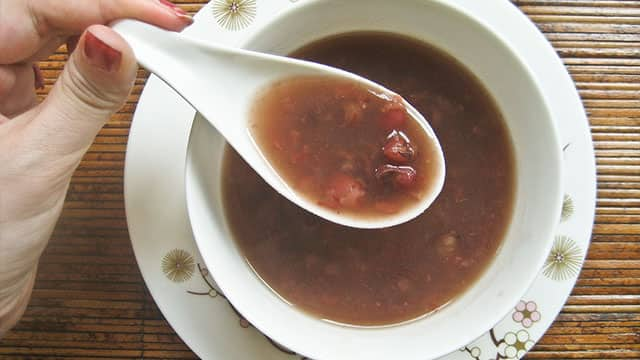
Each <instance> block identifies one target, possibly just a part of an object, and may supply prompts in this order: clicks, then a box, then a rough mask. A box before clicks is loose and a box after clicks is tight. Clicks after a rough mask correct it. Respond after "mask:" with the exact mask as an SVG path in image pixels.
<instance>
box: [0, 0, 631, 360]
mask: <svg viewBox="0 0 640 360" xmlns="http://www.w3.org/2000/svg"><path fill="white" fill-rule="evenodd" d="M263 1H275V0H263ZM478 1H481V0H478ZM482 1H487V0H482ZM203 2H204V1H202V2H199V1H198V0H193V1H190V2H185V1H182V3H180V1H178V3H180V5H181V6H182V7H183V8H184V9H186V10H188V11H190V12H196V11H197V10H198V9H199V8H200V7H201V6H202V3H203ZM489 3H490V1H488V4H487V6H490V5H489ZM515 3H516V5H517V6H519V7H520V9H522V11H524V12H525V13H526V14H527V15H528V16H529V17H530V18H531V19H532V20H533V21H534V22H535V23H536V24H537V25H538V27H539V28H540V30H542V31H543V32H544V33H545V35H546V36H547V38H548V39H549V40H550V41H551V43H552V44H553V46H554V47H555V48H556V50H557V52H558V54H560V56H561V57H562V58H563V60H564V63H565V64H566V66H567V68H568V70H569V72H570V73H571V75H572V76H573V79H574V80H575V82H576V83H577V87H578V89H579V90H580V95H581V96H582V99H583V102H584V105H585V107H586V108H587V112H588V114H589V120H590V123H591V131H592V134H593V139H594V142H595V149H596V155H597V169H598V201H597V212H596V223H595V226H594V229H593V237H592V243H591V247H590V248H589V252H588V258H587V261H586V262H585V264H584V268H583V270H582V273H581V274H580V278H579V280H578V282H577V284H576V287H575V289H574V290H573V292H572V294H571V297H570V298H569V301H568V302H567V304H566V305H565V307H564V309H563V311H562V313H561V314H560V316H559V317H558V318H557V319H556V321H555V322H554V324H553V326H552V327H551V328H550V329H549V331H548V332H547V333H546V335H545V336H544V337H543V338H542V339H541V340H540V341H539V343H538V344H537V345H536V346H535V348H534V349H533V351H531V352H530V353H529V354H528V355H527V358H530V359H539V358H547V359H566V358H580V359H609V358H611V359H613V358H615V359H640V1H635V0H618V1H615V0H523V1H515ZM66 58H67V55H66V52H65V51H64V50H61V51H60V52H58V53H57V54H55V55H54V56H52V57H51V58H50V59H49V60H48V61H46V62H43V63H42V69H43V72H44V75H45V77H46V89H45V90H44V91H42V93H41V95H43V96H44V95H46V91H47V90H48V89H50V88H51V86H52V84H53V83H54V81H55V78H56V77H57V76H58V74H59V73H60V70H61V69H62V67H63V66H64V61H65V59H66ZM147 76H148V73H146V72H145V71H142V70H141V71H139V73H138V79H137V81H136V84H135V88H134V90H133V93H132V95H131V96H130V97H129V100H128V102H127V104H126V105H125V106H124V108H123V109H122V110H121V112H120V113H118V114H116V115H115V116H114V117H113V118H112V119H111V121H110V122H109V123H108V124H107V126H105V128H104V129H103V130H102V131H101V133H100V135H99V136H98V138H97V139H96V141H95V143H94V145H93V146H92V147H91V149H90V150H89V153H88V154H87V155H86V157H85V159H84V161H83V162H82V164H81V165H80V167H79V168H78V170H77V171H76V174H75V176H74V178H73V181H72V183H71V188H70V190H69V194H68V197H67V202H66V205H65V209H64V211H63V214H62V217H61V219H60V222H59V224H58V226H57V228H56V230H55V232H54V234H53V237H52V239H51V242H50V244H49V247H48V248H47V250H46V251H45V253H44V255H43V257H42V261H41V265H40V269H39V275H38V279H37V282H36V285H35V290H34V292H33V297H32V299H31V302H30V304H29V307H28V309H27V311H26V314H25V316H24V318H23V319H22V321H21V322H20V323H19V325H18V326H17V327H16V328H15V329H14V330H13V331H12V332H10V333H9V334H8V335H7V336H6V337H5V338H4V339H3V340H0V358H1V359H26V358H50V357H54V358H63V357H67V358H74V359H78V358H87V359H88V358H107V357H108V358H118V359H125V358H126V359H129V358H136V359H139V358H145V359H151V358H172V359H173V358H187V359H190V358H197V357H196V355H195V354H193V353H192V352H191V351H190V350H189V348H188V347H187V346H185V345H184V344H183V342H182V341H181V340H180V338H179V337H178V336H177V335H176V334H175V332H174V331H173V330H172V329H171V327H170V326H169V324H168V323H167V321H165V320H164V318H163V317H162V314H161V313H160V311H159V310H158V308H157V307H156V305H155V303H154V301H153V298H152V297H151V296H150V295H149V292H148V291H147V289H146V287H145V284H144V281H143V280H142V277H141V275H140V272H139V270H138V266H137V265H136V261H135V258H134V256H133V251H132V249H131V243H130V240H129V235H128V233H127V222H126V218H125V212H124V197H123V167H124V157H125V150H126V143H127V135H128V132H129V126H130V124H131V117H132V112H133V111H134V109H135V106H136V102H137V100H138V97H139V94H140V92H141V91H142V88H143V86H144V83H145V80H146V78H147Z"/></svg>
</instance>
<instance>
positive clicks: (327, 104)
mask: <svg viewBox="0 0 640 360" xmlns="http://www.w3.org/2000/svg"><path fill="white" fill-rule="evenodd" d="M250 130H251V134H252V136H253V138H254V140H255V141H256V144H258V147H259V148H260V149H261V151H262V153H263V154H264V156H265V158H266V159H267V160H268V161H269V162H270V164H271V166H273V167H274V169H275V170H276V171H277V172H278V174H279V175H280V176H282V178H283V179H284V181H285V182H286V183H287V185H289V187H291V189H293V190H294V191H296V192H297V193H298V194H300V195H302V196H305V197H307V198H309V200H311V201H314V202H316V203H317V204H318V205H320V206H323V207H325V208H327V209H329V210H332V211H335V212H336V213H347V214H349V215H352V216H358V217H367V218H374V217H384V216H388V215H389V214H394V213H397V212H400V211H403V210H405V209H407V208H410V207H412V206H416V205H418V204H419V203H420V202H421V201H423V198H424V196H425V195H427V194H429V193H431V189H432V188H433V186H434V183H435V180H436V179H437V177H438V175H440V173H439V160H438V158H437V157H436V156H437V151H438V150H437V145H436V144H435V143H434V141H433V139H432V138H431V137H429V136H428V135H427V134H426V133H425V131H424V130H423V129H422V127H421V125H420V124H418V123H417V121H416V120H414V119H413V118H411V117H410V116H409V115H408V113H407V111H406V109H405V107H404V104H403V102H402V98H400V97H398V96H395V97H392V96H389V95H384V94H378V93H376V92H375V91H373V90H370V89H368V88H366V87H364V86H362V85H360V84H357V83H355V82H353V81H350V80H342V79H337V78H332V77H320V76H316V77H309V76H303V77H293V78H289V79H285V80H282V81H280V82H278V83H276V84H274V85H272V86H269V87H268V88H267V89H265V90H264V91H263V92H262V93H261V94H260V95H259V96H258V97H257V100H256V102H255V105H254V107H253V111H252V119H251V123H250Z"/></svg>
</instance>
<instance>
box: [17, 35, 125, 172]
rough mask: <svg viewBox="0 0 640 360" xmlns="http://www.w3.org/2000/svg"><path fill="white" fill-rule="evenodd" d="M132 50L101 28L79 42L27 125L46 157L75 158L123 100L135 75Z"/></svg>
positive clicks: (81, 152) (122, 41)
mask: <svg viewBox="0 0 640 360" xmlns="http://www.w3.org/2000/svg"><path fill="white" fill-rule="evenodd" d="M136 70H137V64H136V60H135V57H134V55H133V51H132V50H131V48H130V47H129V45H128V44H127V43H126V42H125V41H124V39H123V38H122V37H121V36H120V35H118V34H117V33H116V32H114V31H113V30H111V29H110V28H108V27H106V26H103V25H93V26H90V27H89V28H88V29H87V30H86V31H85V32H84V34H83V35H82V37H81V38H80V40H79V42H78V45H77V47H76V50H75V51H74V52H73V54H72V55H71V56H70V58H69V61H68V62H67V64H66V66H65V69H64V71H63V72H62V75H61V76H60V78H59V79H58V81H57V82H56V84H55V86H54V87H53V89H52V90H51V92H50V93H49V96H48V97H47V98H46V99H45V100H44V102H43V103H42V104H40V106H39V107H38V108H37V109H35V110H36V111H35V117H34V119H32V121H31V124H30V126H33V127H36V129H33V128H32V129H31V130H36V131H32V132H31V134H38V135H37V137H38V138H39V139H38V140H40V143H41V144H42V145H43V148H46V150H47V153H48V154H47V155H49V156H66V155H70V154H78V155H79V156H78V160H79V157H81V156H82V154H84V151H85V150H86V149H87V148H88V147H89V146H90V145H91V143H92V142H93V139H94V137H95V136H96V134H97V133H98V131H99V130H100V128H101V127H102V126H103V125H104V123H105V122H106V121H107V120H109V118H110V117H111V115H112V114H113V113H115V112H116V111H117V110H118V109H119V108H120V107H121V106H122V104H123V103H124V101H125V100H126V98H127V96H128V94H129V91H130V89H131V86H132V85H133V81H134V80H135V77H136Z"/></svg>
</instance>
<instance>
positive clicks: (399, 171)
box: [375, 164, 417, 187]
mask: <svg viewBox="0 0 640 360" xmlns="http://www.w3.org/2000/svg"><path fill="white" fill-rule="evenodd" d="M416 175H417V173H416V170H415V169H414V168H412V167H411V166H396V165H390V164H384V165H381V166H379V167H378V168H377V169H376V170H375V176H376V178H377V179H378V180H381V181H391V182H392V183H393V184H394V185H397V186H401V187H409V186H411V185H413V184H414V183H415V181H416Z"/></svg>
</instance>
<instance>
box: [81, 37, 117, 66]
mask: <svg viewBox="0 0 640 360" xmlns="http://www.w3.org/2000/svg"><path fill="white" fill-rule="evenodd" d="M84 54H85V56H86V57H87V59H88V60H89V63H90V64H91V65H94V66H97V67H99V68H101V69H102V70H105V71H108V72H112V71H116V70H118V69H119V68H120V62H121V61H122V53H121V52H120V51H118V50H116V49H114V48H112V47H111V46H109V45H107V43H105V42H104V41H102V40H100V39H99V38H97V37H96V36H95V35H93V34H92V33H91V32H90V31H87V33H86V35H85V37H84Z"/></svg>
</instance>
